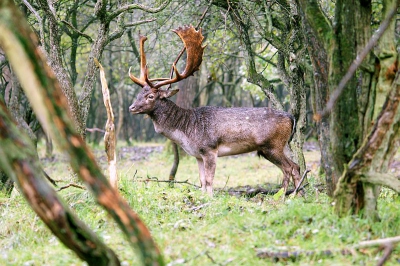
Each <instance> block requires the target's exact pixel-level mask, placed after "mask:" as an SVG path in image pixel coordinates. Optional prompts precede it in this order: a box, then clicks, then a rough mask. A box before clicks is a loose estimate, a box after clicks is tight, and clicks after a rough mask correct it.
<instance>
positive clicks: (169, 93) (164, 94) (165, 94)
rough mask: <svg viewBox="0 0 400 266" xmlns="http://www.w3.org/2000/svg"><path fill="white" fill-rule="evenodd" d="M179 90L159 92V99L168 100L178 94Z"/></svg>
mask: <svg viewBox="0 0 400 266" xmlns="http://www.w3.org/2000/svg"><path fill="white" fill-rule="evenodd" d="M178 91H179V90H159V93H160V98H161V99H163V98H169V97H172V96H174V95H175V94H177V93H178Z"/></svg>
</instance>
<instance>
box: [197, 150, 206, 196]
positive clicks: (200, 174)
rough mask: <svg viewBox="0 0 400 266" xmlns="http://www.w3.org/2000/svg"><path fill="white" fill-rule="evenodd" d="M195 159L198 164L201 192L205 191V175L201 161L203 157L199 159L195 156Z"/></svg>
mask: <svg viewBox="0 0 400 266" xmlns="http://www.w3.org/2000/svg"><path fill="white" fill-rule="evenodd" d="M196 160H197V165H198V166H199V177H200V184H201V190H202V191H203V192H206V176H205V173H204V162H203V159H201V158H196Z"/></svg>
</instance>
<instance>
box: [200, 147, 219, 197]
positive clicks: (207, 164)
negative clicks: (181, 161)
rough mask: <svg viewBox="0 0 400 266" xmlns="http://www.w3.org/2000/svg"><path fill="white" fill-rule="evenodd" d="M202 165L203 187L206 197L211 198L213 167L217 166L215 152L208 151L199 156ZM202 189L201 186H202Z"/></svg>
mask: <svg viewBox="0 0 400 266" xmlns="http://www.w3.org/2000/svg"><path fill="white" fill-rule="evenodd" d="M201 157H202V159H203V165H204V176H205V185H206V191H207V193H208V195H210V196H211V197H212V196H213V187H212V185H213V180H214V174H215V167H216V165H217V152H216V151H210V152H207V153H205V154H204V155H201ZM202 187H203V185H202Z"/></svg>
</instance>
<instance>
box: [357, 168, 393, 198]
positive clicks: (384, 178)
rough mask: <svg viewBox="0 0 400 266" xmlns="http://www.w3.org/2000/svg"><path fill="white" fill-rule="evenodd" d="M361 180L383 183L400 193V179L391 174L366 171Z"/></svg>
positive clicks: (377, 183)
mask: <svg viewBox="0 0 400 266" xmlns="http://www.w3.org/2000/svg"><path fill="white" fill-rule="evenodd" d="M361 180H363V181H365V182H368V183H371V184H375V185H382V186H385V187H388V188H391V189H393V190H394V191H396V192H397V193H400V180H399V179H398V178H396V177H395V176H393V175H391V174H388V173H364V174H361Z"/></svg>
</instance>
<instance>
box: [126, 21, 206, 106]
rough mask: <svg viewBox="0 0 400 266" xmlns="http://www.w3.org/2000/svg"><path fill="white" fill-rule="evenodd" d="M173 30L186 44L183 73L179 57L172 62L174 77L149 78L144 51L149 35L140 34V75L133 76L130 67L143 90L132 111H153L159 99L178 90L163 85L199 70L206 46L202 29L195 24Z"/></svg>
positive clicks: (131, 76)
mask: <svg viewBox="0 0 400 266" xmlns="http://www.w3.org/2000/svg"><path fill="white" fill-rule="evenodd" d="M173 32H175V33H176V34H178V36H179V37H180V38H181V40H182V42H183V44H184V45H185V49H186V53H187V60H186V67H185V70H184V71H183V72H182V73H179V72H178V70H177V68H176V63H177V61H178V59H179V57H178V59H177V60H175V62H174V63H173V64H172V67H173V70H174V73H175V77H174V78H172V76H171V77H170V78H156V79H149V77H148V69H147V65H146V55H145V53H144V42H145V41H146V40H147V37H145V36H140V77H139V78H136V77H135V76H133V75H132V74H131V69H130V68H129V77H130V79H131V80H132V81H133V82H135V83H136V84H138V85H139V86H141V87H142V90H141V91H140V92H139V94H138V95H137V98H136V100H135V101H134V102H133V104H132V105H131V106H130V107H129V111H130V112H131V113H133V114H144V113H149V112H151V111H152V110H153V109H154V106H155V105H156V102H157V101H158V100H160V99H164V98H169V97H171V96H173V95H175V94H176V93H177V92H178V90H162V89H160V88H161V87H162V86H165V85H169V84H173V83H176V82H178V81H180V80H183V79H185V78H187V77H189V76H191V75H193V73H194V72H196V71H197V70H199V66H200V64H201V61H202V57H203V51H204V48H205V46H202V42H203V39H204V36H203V35H202V34H201V29H200V30H198V31H197V30H196V29H195V28H194V27H193V26H183V27H179V28H177V29H175V30H173ZM154 82H157V83H154Z"/></svg>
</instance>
